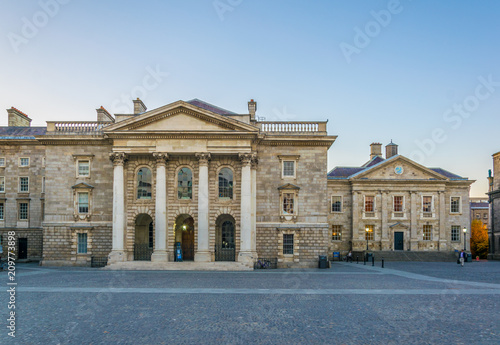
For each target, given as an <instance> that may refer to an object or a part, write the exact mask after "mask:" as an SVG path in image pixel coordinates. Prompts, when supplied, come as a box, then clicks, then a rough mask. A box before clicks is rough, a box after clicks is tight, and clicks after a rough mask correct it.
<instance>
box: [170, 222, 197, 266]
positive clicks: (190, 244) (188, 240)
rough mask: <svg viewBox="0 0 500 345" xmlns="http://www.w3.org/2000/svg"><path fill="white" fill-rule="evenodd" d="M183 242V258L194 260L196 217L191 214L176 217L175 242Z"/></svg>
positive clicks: (184, 259)
mask: <svg viewBox="0 0 500 345" xmlns="http://www.w3.org/2000/svg"><path fill="white" fill-rule="evenodd" d="M177 243H180V244H181V249H182V260H183V261H193V260H194V219H193V217H191V216H190V215H189V214H181V215H179V216H178V217H177V218H176V219H175V244H174V250H175V247H176V246H177Z"/></svg>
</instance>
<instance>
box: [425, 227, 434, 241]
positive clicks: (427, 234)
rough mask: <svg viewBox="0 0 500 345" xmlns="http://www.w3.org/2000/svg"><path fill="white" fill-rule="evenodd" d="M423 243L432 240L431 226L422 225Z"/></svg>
mask: <svg viewBox="0 0 500 345" xmlns="http://www.w3.org/2000/svg"><path fill="white" fill-rule="evenodd" d="M423 232H424V241H430V240H431V239H432V225H424V231H423Z"/></svg>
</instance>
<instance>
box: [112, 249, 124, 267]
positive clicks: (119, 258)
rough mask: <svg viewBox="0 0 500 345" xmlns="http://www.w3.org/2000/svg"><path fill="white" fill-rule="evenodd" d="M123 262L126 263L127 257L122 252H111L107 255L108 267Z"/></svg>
mask: <svg viewBox="0 0 500 345" xmlns="http://www.w3.org/2000/svg"><path fill="white" fill-rule="evenodd" d="M125 261H127V255H126V254H125V252H124V251H123V250H112V251H111V253H109V255H108V265H110V264H114V263H116V262H125Z"/></svg>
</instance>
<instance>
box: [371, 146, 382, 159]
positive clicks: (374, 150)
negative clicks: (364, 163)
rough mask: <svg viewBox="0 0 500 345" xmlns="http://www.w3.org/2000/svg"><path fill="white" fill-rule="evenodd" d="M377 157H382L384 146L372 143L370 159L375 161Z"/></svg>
mask: <svg viewBox="0 0 500 345" xmlns="http://www.w3.org/2000/svg"><path fill="white" fill-rule="evenodd" d="M377 156H379V157H382V144H381V143H372V144H370V159H373V158H374V157H377Z"/></svg>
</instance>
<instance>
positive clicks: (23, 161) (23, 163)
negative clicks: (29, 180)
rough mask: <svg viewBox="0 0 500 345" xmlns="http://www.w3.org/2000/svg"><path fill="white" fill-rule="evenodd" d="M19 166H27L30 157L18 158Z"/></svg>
mask: <svg viewBox="0 0 500 345" xmlns="http://www.w3.org/2000/svg"><path fill="white" fill-rule="evenodd" d="M19 166H20V167H29V166H30V159H29V158H19Z"/></svg>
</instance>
